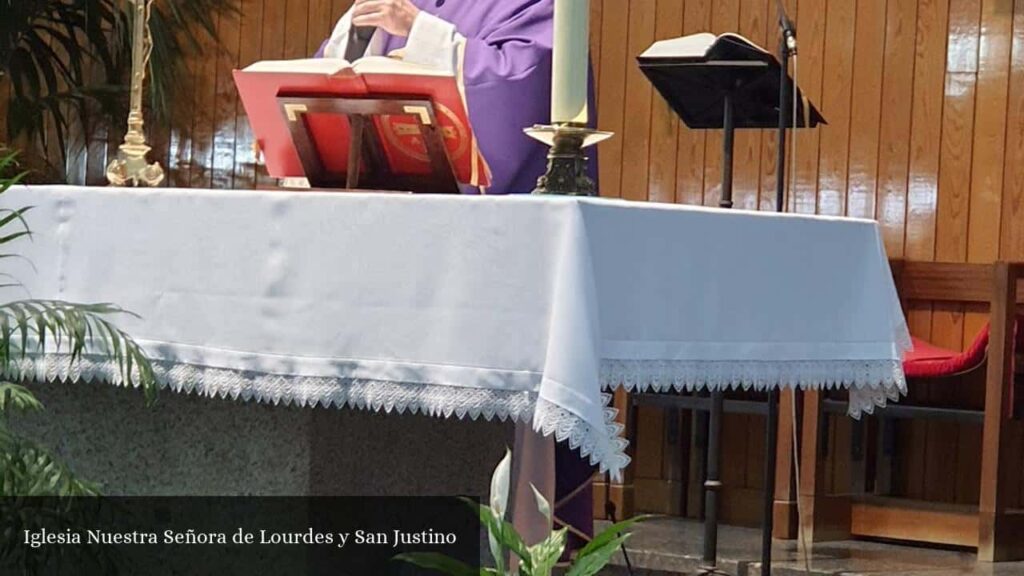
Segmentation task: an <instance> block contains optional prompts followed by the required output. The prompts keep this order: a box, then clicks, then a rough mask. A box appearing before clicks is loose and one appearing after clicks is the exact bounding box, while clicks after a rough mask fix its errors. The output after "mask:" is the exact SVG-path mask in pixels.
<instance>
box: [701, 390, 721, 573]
mask: <svg viewBox="0 0 1024 576" xmlns="http://www.w3.org/2000/svg"><path fill="white" fill-rule="evenodd" d="M722 412H723V393H722V391H721V390H716V391H714V392H712V393H711V411H710V413H709V414H708V477H707V480H705V481H704V558H703V561H704V565H703V566H702V568H701V571H702V573H704V574H717V573H718V495H719V493H720V492H721V490H722V481H721V480H720V479H719V467H720V466H719V465H720V463H721V459H722V451H721V439H722Z"/></svg>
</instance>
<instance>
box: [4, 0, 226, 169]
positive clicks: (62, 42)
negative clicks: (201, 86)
mask: <svg viewBox="0 0 1024 576" xmlns="http://www.w3.org/2000/svg"><path fill="white" fill-rule="evenodd" d="M238 5H239V0H181V1H179V0H175V1H174V2H159V3H157V4H156V6H155V7H154V11H153V17H152V21H151V29H152V33H153V57H152V60H151V62H150V71H149V72H150V74H149V78H150V87H151V89H150V95H151V99H150V105H151V108H152V111H153V112H154V113H155V118H154V119H155V120H157V121H169V120H171V119H173V118H174V115H173V114H172V113H171V112H172V103H173V102H175V101H176V98H175V96H176V95H178V94H180V93H181V92H180V91H181V90H186V91H187V90H188V85H189V82H187V81H185V82H183V79H185V78H188V74H187V73H186V72H187V70H186V69H185V66H186V63H187V61H188V59H189V57H192V56H195V55H198V54H202V52H203V51H204V50H205V49H207V48H209V49H212V50H218V49H220V46H219V45H218V42H217V40H216V34H217V24H218V21H219V19H220V18H235V17H237V16H238V14H239V8H238ZM133 15H134V11H133V10H132V6H131V3H130V2H126V1H125V0H74V1H69V0H0V75H2V76H7V77H8V78H9V79H10V81H11V85H12V87H13V94H12V98H11V105H10V107H9V109H8V118H7V120H8V122H7V126H8V133H7V134H6V137H7V140H8V141H14V140H15V139H17V138H19V137H22V138H28V139H29V141H30V142H32V143H33V144H34V145H36V146H37V147H40V148H41V147H42V146H43V144H44V143H46V144H47V147H50V146H57V147H59V149H60V151H61V153H62V159H65V158H67V156H68V153H69V147H71V146H72V145H73V143H74V145H81V143H82V142H85V141H88V140H89V137H90V136H91V135H92V130H94V129H95V128H96V127H97V126H100V125H104V124H105V125H107V126H111V125H112V126H113V128H114V129H115V131H117V130H120V129H121V123H122V122H123V118H124V117H125V114H124V111H125V110H126V109H127V105H126V102H127V96H128V86H129V80H130V73H131V60H132V59H131V40H132V35H131V24H132V18H133ZM76 131H77V132H83V134H81V136H84V138H82V137H78V138H72V137H70V133H71V132H76ZM49 134H52V136H53V137H54V138H55V139H56V142H48V143H47V142H46V138H47V136H48V135H49Z"/></svg>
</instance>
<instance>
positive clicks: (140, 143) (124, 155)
mask: <svg viewBox="0 0 1024 576" xmlns="http://www.w3.org/2000/svg"><path fill="white" fill-rule="evenodd" d="M128 125H129V126H130V127H131V128H130V129H129V131H128V134H127V135H126V136H125V138H124V144H121V147H120V148H119V152H118V154H117V158H116V159H115V160H114V161H113V162H111V163H110V165H109V166H107V180H108V181H110V184H111V185H113V186H124V185H126V184H129V183H131V185H132V186H150V187H152V186H159V185H160V183H161V182H163V181H164V169H163V167H161V166H160V163H159V162H155V163H153V164H150V163H149V162H148V161H147V160H146V155H147V154H149V151H150V150H152V148H150V147H149V145H147V144H146V135H145V133H144V132H143V130H142V117H141V114H140V115H137V116H136V115H135V114H134V113H133V114H132V116H131V118H130V119H129V120H128Z"/></svg>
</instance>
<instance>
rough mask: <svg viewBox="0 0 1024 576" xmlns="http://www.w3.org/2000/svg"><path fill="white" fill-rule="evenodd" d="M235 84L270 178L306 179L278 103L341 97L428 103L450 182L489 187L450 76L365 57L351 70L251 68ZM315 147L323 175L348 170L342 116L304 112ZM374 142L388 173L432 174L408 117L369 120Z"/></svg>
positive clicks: (318, 64)
mask: <svg viewBox="0 0 1024 576" xmlns="http://www.w3.org/2000/svg"><path fill="white" fill-rule="evenodd" d="M234 77H235V84H236V85H237V87H238V90H239V93H240V94H241V98H242V103H243V104H244V106H245V111H246V114H247V115H248V117H249V122H250V124H251V125H252V129H253V133H254V134H255V136H256V141H257V144H258V145H259V147H260V149H261V150H262V151H263V153H264V157H265V160H266V165H267V170H268V172H269V173H270V175H271V176H273V177H275V178H296V177H303V176H306V174H305V171H304V170H303V166H302V163H301V161H300V158H299V153H298V151H297V150H296V148H295V145H294V143H293V141H292V133H291V126H290V123H291V120H289V117H288V116H289V115H288V114H287V113H286V112H285V111H284V110H282V107H281V104H280V103H279V102H278V97H279V96H280V97H303V98H316V97H337V98H345V99H366V98H387V97H395V98H403V99H405V98H408V99H427V100H430V101H431V102H432V103H433V105H434V109H435V113H436V117H437V124H438V125H439V127H440V130H441V132H442V134H443V139H444V143H445V147H446V149H447V151H448V156H449V158H450V160H451V163H452V168H453V170H454V172H455V176H456V179H457V180H458V181H459V182H460V183H462V184H470V185H473V186H488V185H489V184H490V181H489V172H488V169H487V166H486V162H485V161H484V159H483V157H482V155H481V154H480V152H479V149H478V147H477V145H476V141H475V138H474V136H473V130H472V127H471V125H470V122H469V115H468V113H467V110H466V105H465V102H464V100H463V96H462V92H461V90H460V88H459V85H458V83H457V81H456V78H455V77H454V76H453V75H452V74H451V73H449V72H445V71H441V70H437V69H433V68H429V67H425V66H420V65H417V64H411V63H408V62H404V61H402V60H398V59H395V58H385V57H367V58H363V59H361V60H359V61H358V62H356V63H355V64H350V63H349V62H346V61H345V60H340V59H330V58H315V59H306V60H284V61H264V62H257V63H255V64H253V65H251V66H249V67H248V68H245V69H244V70H236V71H235V74H234ZM304 121H305V124H306V128H308V131H309V134H310V138H311V139H312V144H313V147H314V148H316V150H317V152H319V156H320V162H321V163H322V165H323V168H324V170H325V171H326V172H328V173H331V174H342V175H343V174H344V173H345V172H346V171H347V169H348V151H349V140H350V138H349V134H350V132H349V122H348V117H347V116H345V115H341V114H331V113H310V114H306V115H305V117H304ZM374 129H375V132H376V134H377V136H378V137H377V138H376V139H375V140H376V141H378V142H379V143H380V148H381V149H382V152H383V154H384V157H385V160H386V162H387V164H388V166H389V167H390V170H391V172H392V173H394V174H396V175H404V176H421V175H429V174H431V173H432V165H431V162H430V158H429V156H428V153H427V147H426V142H425V141H424V139H423V137H422V135H421V133H420V129H419V122H418V117H417V116H415V115H414V114H412V113H411V114H408V115H392V116H380V117H377V118H375V119H374Z"/></svg>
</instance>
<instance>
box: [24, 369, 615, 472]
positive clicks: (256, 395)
mask: <svg viewBox="0 0 1024 576" xmlns="http://www.w3.org/2000/svg"><path fill="white" fill-rule="evenodd" d="M152 364H153V369H154V371H155V374H156V377H157V381H158V382H160V386H161V388H163V389H170V390H172V391H174V392H177V393H185V394H196V395H199V396H205V397H208V398H221V399H231V400H236V401H237V400H243V401H246V402H248V401H253V400H254V401H256V402H261V403H267V404H274V405H285V406H288V405H292V404H295V405H298V406H302V407H316V406H322V407H325V408H328V407H336V408H352V409H359V410H365V411H373V412H385V413H388V414H390V413H397V414H403V413H409V414H423V415H425V416H433V417H444V418H452V417H453V416H454V417H457V418H459V419H466V418H469V419H471V420H477V419H479V418H481V417H483V418H484V419H486V420H488V421H490V420H493V419H494V418H498V419H500V420H501V421H503V422H504V421H507V420H512V421H515V422H523V423H529V422H532V423H533V426H534V429H536V430H538V431H540V432H541V433H542V434H544V435H545V436H552V435H553V436H554V437H555V439H556V440H557V441H559V442H568V443H569V445H570V446H571V447H572V448H573V449H576V450H579V452H580V454H581V456H582V457H584V458H587V459H589V461H590V463H591V464H592V465H594V466H597V467H598V468H599V469H600V471H601V472H602V473H603V472H611V473H612V474H613V475H614V476H615V477H618V475H619V473H620V472H621V470H622V469H624V468H625V467H626V466H627V465H628V464H629V457H628V456H626V446H627V444H628V442H627V441H626V440H625V439H624V438H622V435H621V434H622V425H620V424H619V423H617V422H616V416H617V415H618V411H617V410H616V409H614V408H612V407H610V406H609V405H610V403H611V395H610V394H602V401H603V402H604V406H605V408H604V424H603V426H604V429H603V430H598V429H595V427H594V426H592V425H590V424H589V423H588V422H586V421H585V420H583V419H582V418H580V417H579V416H577V415H576V414H574V413H572V412H570V411H568V410H566V409H564V408H562V407H560V406H558V405H556V404H554V403H551V402H548V401H547V400H544V399H543V398H539V397H538V395H537V394H536V393H534V392H523V391H508V390H492V389H486V388H467V387H455V386H442V385H433V384H420V383H402V382H386V381H380V380H362V379H351V378H323V377H308V376H282V375H274V374H263V373H257V372H245V371H238V370H228V369H223V368H212V367H206V366H197V365H193V364H182V363H177V362H165V361H153V362H152ZM5 376H6V377H8V378H13V379H31V378H35V379H36V380H39V381H44V382H51V383H52V382H69V381H75V382H84V383H90V382H104V383H109V384H112V385H115V386H124V385H125V382H124V378H123V377H122V374H121V372H120V370H119V369H118V366H117V364H115V363H113V362H111V361H108V360H98V359H94V358H91V357H89V356H84V357H82V358H80V359H78V360H75V361H74V362H72V360H71V357H70V356H69V355H67V354H48V355H46V356H45V357H43V358H26V359H23V360H21V361H20V362H13V363H12V365H11V366H10V367H9V369H8V370H7V372H6V373H5Z"/></svg>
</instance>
